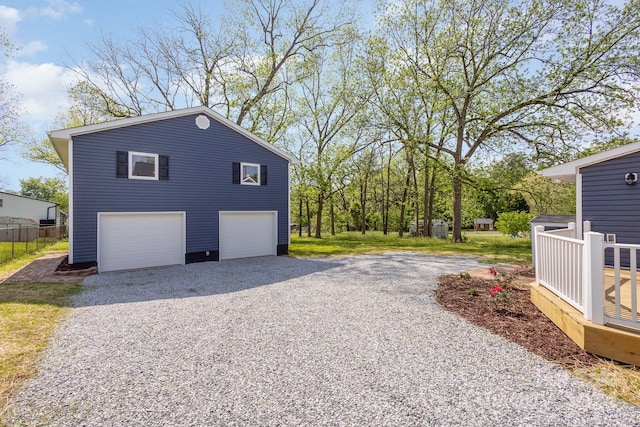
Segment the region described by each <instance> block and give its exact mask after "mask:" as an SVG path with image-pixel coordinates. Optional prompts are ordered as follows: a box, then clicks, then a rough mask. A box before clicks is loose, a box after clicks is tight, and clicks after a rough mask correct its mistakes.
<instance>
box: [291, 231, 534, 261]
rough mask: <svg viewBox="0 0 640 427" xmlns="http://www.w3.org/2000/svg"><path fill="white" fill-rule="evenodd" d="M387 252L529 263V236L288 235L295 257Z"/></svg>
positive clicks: (380, 233)
mask: <svg viewBox="0 0 640 427" xmlns="http://www.w3.org/2000/svg"><path fill="white" fill-rule="evenodd" d="M386 252H419V253H428V254H438V255H461V256H471V257H480V258H482V259H483V260H484V261H485V262H487V263H522V264H530V263H531V239H528V238H517V239H514V238H511V237H509V236H502V235H495V234H491V235H483V234H482V233H477V234H476V233H474V232H469V233H467V234H466V241H465V242H464V243H456V244H453V243H451V241H450V240H444V239H433V238H424V237H398V234H397V233H393V234H389V235H386V236H385V235H384V234H382V232H377V231H370V232H367V234H365V235H362V234H361V233H360V232H344V233H340V234H337V235H335V236H331V235H329V234H327V235H325V236H323V238H322V239H316V238H314V237H306V236H304V235H303V237H298V235H297V234H296V235H292V236H291V245H290V246H289V254H290V255H291V256H294V257H313V256H336V255H358V254H376V253H386Z"/></svg>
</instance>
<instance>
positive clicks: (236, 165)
mask: <svg viewBox="0 0 640 427" xmlns="http://www.w3.org/2000/svg"><path fill="white" fill-rule="evenodd" d="M232 169H233V172H232V173H233V179H232V180H231V182H232V183H234V184H240V163H238V162H233V168H232Z"/></svg>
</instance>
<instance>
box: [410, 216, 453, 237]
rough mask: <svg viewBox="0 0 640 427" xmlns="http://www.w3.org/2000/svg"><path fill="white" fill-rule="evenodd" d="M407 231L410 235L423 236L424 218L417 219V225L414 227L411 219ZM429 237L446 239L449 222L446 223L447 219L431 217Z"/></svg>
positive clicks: (414, 223) (414, 224)
mask: <svg viewBox="0 0 640 427" xmlns="http://www.w3.org/2000/svg"><path fill="white" fill-rule="evenodd" d="M409 233H410V234H411V235H412V236H424V235H425V234H424V220H423V219H420V220H418V227H416V222H415V221H412V222H411V223H410V224H409ZM431 237H437V238H440V239H446V238H447V237H449V224H447V221H444V220H441V219H432V220H431Z"/></svg>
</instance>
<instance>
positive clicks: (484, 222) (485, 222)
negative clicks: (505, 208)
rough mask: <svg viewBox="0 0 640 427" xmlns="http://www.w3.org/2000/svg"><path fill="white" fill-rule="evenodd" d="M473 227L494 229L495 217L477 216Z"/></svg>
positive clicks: (486, 229)
mask: <svg viewBox="0 0 640 427" xmlns="http://www.w3.org/2000/svg"><path fill="white" fill-rule="evenodd" d="M473 229H474V230H475V231H493V219H491V218H476V219H474V220H473Z"/></svg>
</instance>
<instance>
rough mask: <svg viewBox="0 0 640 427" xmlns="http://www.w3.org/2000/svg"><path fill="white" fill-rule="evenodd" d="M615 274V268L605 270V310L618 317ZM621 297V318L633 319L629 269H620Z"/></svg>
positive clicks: (639, 300)
mask: <svg viewBox="0 0 640 427" xmlns="http://www.w3.org/2000/svg"><path fill="white" fill-rule="evenodd" d="M614 274H615V273H614V271H613V269H609V268H607V269H606V270H605V271H604V299H605V301H604V312H605V314H606V315H607V316H610V317H618V315H617V314H616V290H615V278H614ZM620 297H621V299H620V301H621V304H620V318H622V319H625V320H632V319H631V274H630V272H629V271H625V270H623V271H620ZM636 307H640V285H639V284H638V273H636ZM638 320H640V319H638ZM639 333H640V331H639ZM639 351H640V350H639Z"/></svg>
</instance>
